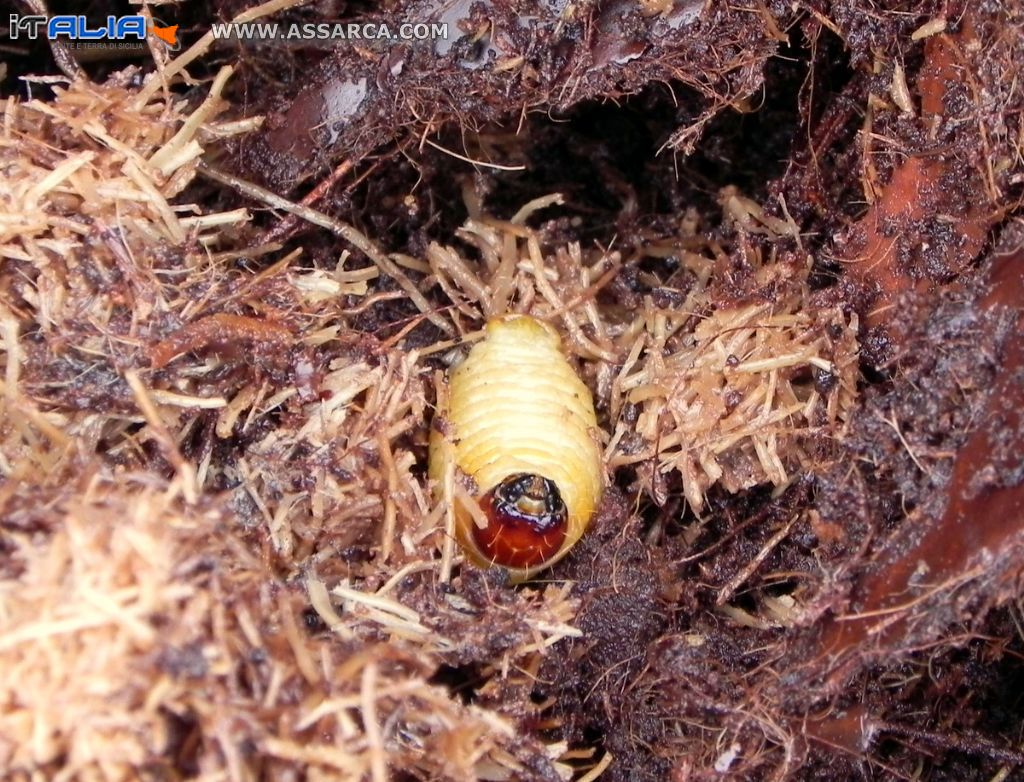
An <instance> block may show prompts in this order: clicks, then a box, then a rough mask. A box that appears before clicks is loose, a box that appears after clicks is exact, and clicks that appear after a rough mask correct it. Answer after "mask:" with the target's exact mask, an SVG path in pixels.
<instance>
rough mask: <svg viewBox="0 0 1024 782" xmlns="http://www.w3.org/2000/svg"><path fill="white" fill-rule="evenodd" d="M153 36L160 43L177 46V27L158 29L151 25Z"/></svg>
mask: <svg viewBox="0 0 1024 782" xmlns="http://www.w3.org/2000/svg"><path fill="white" fill-rule="evenodd" d="M153 35H155V36H156V37H157V38H159V39H160V40H161V41H163V42H164V43H166V44H167V45H168V46H177V45H178V25H176V24H174V25H171V26H170V27H158V26H157V25H155V24H154V25H153Z"/></svg>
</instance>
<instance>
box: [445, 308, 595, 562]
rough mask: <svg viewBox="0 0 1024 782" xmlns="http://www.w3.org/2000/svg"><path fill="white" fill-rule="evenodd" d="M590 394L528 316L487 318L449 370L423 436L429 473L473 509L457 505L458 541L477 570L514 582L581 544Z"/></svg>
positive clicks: (591, 504)
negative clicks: (451, 481) (442, 400)
mask: <svg viewBox="0 0 1024 782" xmlns="http://www.w3.org/2000/svg"><path fill="white" fill-rule="evenodd" d="M596 430H597V418H596V416H595V415H594V402H593V398H592V397H591V394H590V390H589V389H588V388H587V387H586V386H585V385H584V384H583V381H582V380H580V378H579V377H578V376H577V374H576V372H575V371H574V370H573V368H572V366H571V365H570V364H569V361H568V360H567V359H566V357H565V355H564V353H563V352H562V343H561V339H560V338H559V336H558V334H557V332H556V331H555V330H554V329H553V328H552V327H551V326H549V325H547V324H546V323H543V322H541V321H539V320H537V319H535V318H533V317H531V316H529V315H507V316H504V317H501V318H495V319H493V320H491V321H490V322H488V324H487V327H486V335H485V337H484V339H483V341H481V342H478V343H477V344H476V345H474V346H473V349H472V350H471V351H470V353H469V356H467V358H466V359H465V361H463V362H462V363H461V364H459V365H458V366H457V367H456V368H455V369H454V370H453V371H452V372H451V373H450V376H449V380H448V401H447V405H445V406H444V408H443V409H441V408H439V409H438V411H437V417H436V418H435V422H434V425H433V426H432V427H431V433H430V457H429V458H430V464H429V474H430V477H431V478H432V479H433V480H434V486H435V492H436V494H437V496H439V497H440V496H442V495H443V484H444V478H445V473H446V471H447V470H448V469H449V468H450V467H451V465H452V464H453V463H454V465H455V468H456V470H455V480H456V481H457V482H460V486H463V487H466V488H467V489H468V491H462V492H461V495H462V496H463V497H465V496H466V495H468V496H469V497H470V498H471V499H470V502H475V503H477V504H478V507H466V505H467V503H466V502H459V501H456V499H455V498H449V499H451V500H452V501H453V502H454V503H455V508H454V510H455V527H456V537H457V538H458V541H459V543H460V544H461V545H462V547H463V549H464V550H465V551H466V553H467V554H468V556H469V558H470V559H471V560H472V561H473V562H474V563H476V564H477V565H479V566H481V567H488V566H490V565H499V566H502V567H505V568H507V569H508V571H509V572H510V574H511V575H512V578H513V579H514V580H523V579H525V578H529V577H530V576H531V575H532V574H534V573H536V572H537V571H539V570H543V569H544V568H546V567H548V566H550V565H553V564H554V563H555V562H557V561H558V560H559V559H561V558H562V557H563V556H565V554H566V552H568V551H569V549H570V548H572V546H573V545H574V544H575V543H576V541H578V540H579V539H580V536H581V535H582V534H583V532H584V531H585V530H586V528H587V525H588V524H589V523H590V518H591V516H593V514H594V511H595V510H596V508H597V505H598V502H599V501H600V499H601V493H602V490H603V488H604V479H603V469H602V463H601V449H600V445H599V443H598V441H597V437H596Z"/></svg>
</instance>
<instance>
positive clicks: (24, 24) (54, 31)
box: [8, 14, 181, 51]
mask: <svg viewBox="0 0 1024 782" xmlns="http://www.w3.org/2000/svg"><path fill="white" fill-rule="evenodd" d="M8 29H9V36H10V39H11V40H17V39H18V38H20V37H21V36H22V35H24V36H25V37H26V38H29V39H31V40H35V39H37V38H39V37H40V31H42V35H43V37H45V38H46V39H47V40H50V41H55V40H60V39H63V40H68V41H139V42H144V41H145V40H146V39H147V37H149V36H150V35H152V36H153V37H154V38H157V39H158V40H160V41H162V42H163V44H164V45H165V46H167V48H168V49H170V50H171V51H177V50H178V49H180V48H181V44H180V43H179V42H178V25H176V24H174V25H167V24H164V23H163V22H162V21H160V20H159V19H153V20H152V21H150V20H149V19H147V18H146V17H145V16H142V15H141V14H134V15H132V16H113V15H110V16H107V18H106V20H105V22H91V21H90V20H89V19H87V18H86V17H85V16H84V15H82V14H77V15H74V14H58V15H56V16H51V17H49V18H47V17H45V16H42V15H41V14H33V15H31V16H21V15H19V14H11V15H10V25H9V28H8Z"/></svg>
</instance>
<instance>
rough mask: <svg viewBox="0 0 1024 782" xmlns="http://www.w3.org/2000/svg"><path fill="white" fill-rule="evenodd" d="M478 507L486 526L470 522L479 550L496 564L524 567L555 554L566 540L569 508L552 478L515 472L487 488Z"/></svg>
mask: <svg viewBox="0 0 1024 782" xmlns="http://www.w3.org/2000/svg"><path fill="white" fill-rule="evenodd" d="M480 507H481V508H482V509H483V511H484V513H485V514H486V516H487V522H488V524H487V527H486V528H485V529H480V527H479V526H477V525H475V524H474V525H473V538H474V539H475V540H476V543H477V545H478V546H479V547H480V553H481V554H483V555H484V556H485V557H487V559H489V560H490V561H491V562H493V563H495V564H497V565H504V566H505V567H514V568H527V567H534V566H536V565H540V564H541V563H543V562H545V561H547V560H548V559H550V558H551V557H553V556H554V555H555V553H556V552H557V551H558V550H559V549H560V548H561V547H562V543H563V542H565V535H566V528H567V526H568V512H567V511H566V509H565V503H564V502H563V501H562V495H561V494H560V493H559V491H558V487H557V486H556V485H555V482H554V481H551V480H549V479H547V478H545V477H543V476H541V475H532V474H529V473H516V474H514V475H509V476H508V477H507V478H505V480H503V481H502V482H501V483H499V484H498V485H497V486H495V487H494V488H493V489H491V491H489V492H487V494H485V495H484V496H483V497H482V498H481V500H480Z"/></svg>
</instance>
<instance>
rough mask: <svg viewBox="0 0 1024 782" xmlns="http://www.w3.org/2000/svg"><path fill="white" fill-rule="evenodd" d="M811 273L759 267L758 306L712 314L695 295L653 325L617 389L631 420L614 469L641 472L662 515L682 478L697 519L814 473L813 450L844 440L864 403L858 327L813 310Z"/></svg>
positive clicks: (794, 267) (620, 431)
mask: <svg viewBox="0 0 1024 782" xmlns="http://www.w3.org/2000/svg"><path fill="white" fill-rule="evenodd" d="M702 260H703V264H702ZM695 262H696V263H697V264H698V266H700V265H707V264H710V261H709V260H706V259H699V258H697V259H695ZM699 271H700V270H699V269H698V274H699ZM808 271H809V266H808V265H806V264H805V265H803V266H802V267H801V266H800V265H799V264H797V263H792V264H774V265H771V266H765V267H763V268H762V269H760V270H759V271H758V273H757V276H756V279H757V284H758V286H763V287H762V290H763V294H762V295H758V294H756V293H755V294H754V295H752V296H750V297H749V298H750V299H753V301H752V302H751V303H744V304H736V305H734V304H726V305H724V306H722V307H721V308H707V306H706V305H705V304H704V303H703V302H702V301H701V298H702V297H701V295H700V292H697V293H696V295H694V294H693V293H691V296H690V297H689V298H688V300H687V301H686V302H685V303H684V304H683V306H682V307H681V308H679V309H678V310H674V311H661V312H658V313H657V314H653V313H652V315H653V317H651V318H650V319H649V320H648V321H647V323H646V324H645V326H646V328H645V331H644V334H643V336H642V337H641V338H638V341H637V344H636V347H635V348H634V351H633V354H632V355H631V356H630V358H629V359H627V361H626V363H625V365H624V367H623V371H622V374H621V375H620V376H619V378H618V379H617V381H616V386H617V390H618V392H619V393H620V394H621V401H620V402H619V405H620V408H622V407H625V406H627V405H628V406H630V408H631V410H630V414H629V416H628V418H620V423H619V427H618V428H617V430H616V432H615V434H614V436H613V440H612V442H613V451H612V456H611V460H610V461H611V464H612V465H614V466H619V465H627V464H633V465H645V466H646V469H645V470H644V471H643V472H642V474H643V476H644V477H643V481H644V484H645V487H646V488H647V490H648V491H649V492H650V493H651V494H652V496H654V497H655V498H656V499H657V500H659V501H660V502H662V503H663V502H664V501H665V499H666V477H665V476H666V474H667V473H671V472H674V473H677V474H678V475H679V477H680V478H681V479H682V487H683V492H684V494H685V496H686V500H687V502H688V503H689V504H690V507H691V508H693V509H694V510H696V511H700V510H701V509H702V508H703V507H704V499H703V497H704V492H705V491H706V490H707V489H708V488H709V487H710V486H712V485H714V484H716V483H721V485H722V486H723V488H725V489H726V490H727V491H730V492H737V491H740V490H742V489H747V488H750V487H752V486H755V485H758V484H762V483H766V482H770V483H773V484H774V485H775V486H785V485H786V484H787V483H789V481H790V480H791V476H792V475H793V474H794V471H796V472H799V471H801V470H803V471H808V470H810V471H813V470H814V469H815V467H816V465H815V456H814V452H813V449H812V448H811V447H809V446H810V443H811V442H812V441H813V440H814V439H815V438H818V437H823V438H835V437H839V436H841V430H842V424H843V422H844V421H845V420H846V419H847V417H848V416H849V414H850V411H851V409H852V407H853V404H854V402H855V400H856V384H857V376H858V366H857V340H856V334H857V318H856V315H854V316H852V318H848V316H846V315H845V314H844V313H843V311H842V310H841V309H840V308H838V307H817V306H815V305H814V304H813V300H812V297H811V294H810V290H809V288H808V286H807V273H808ZM691 308H693V309H691ZM693 322H695V323H696V326H695V327H694V328H693V330H692V332H690V333H687V332H686V331H685V325H686V324H688V323H693ZM680 332H682V333H680ZM641 351H642V352H641ZM629 420H632V421H635V423H633V424H629V423H627V421H629Z"/></svg>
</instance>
